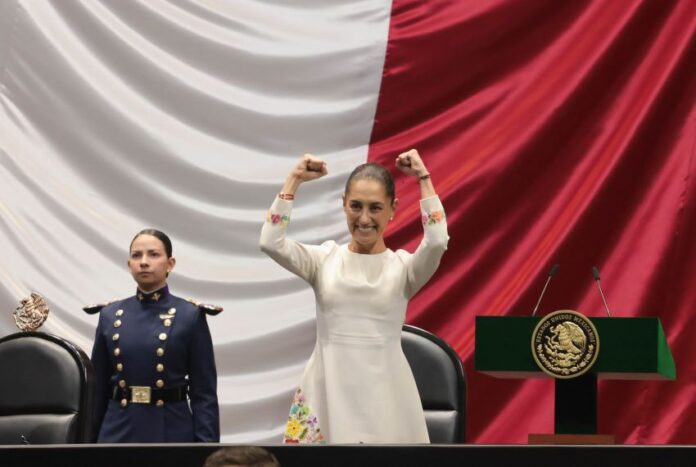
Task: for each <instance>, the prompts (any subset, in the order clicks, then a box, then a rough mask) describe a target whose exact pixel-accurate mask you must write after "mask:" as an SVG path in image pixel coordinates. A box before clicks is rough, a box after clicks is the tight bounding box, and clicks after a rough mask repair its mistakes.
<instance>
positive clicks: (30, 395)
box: [0, 332, 93, 444]
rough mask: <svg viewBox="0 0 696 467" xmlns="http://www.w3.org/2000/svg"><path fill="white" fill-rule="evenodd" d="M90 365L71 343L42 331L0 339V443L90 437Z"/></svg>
mask: <svg viewBox="0 0 696 467" xmlns="http://www.w3.org/2000/svg"><path fill="white" fill-rule="evenodd" d="M92 374H93V370H92V364H91V362H90V360H89V358H88V357H87V355H86V354H85V353H84V352H83V351H82V350H80V349H79V348H78V347H76V346H75V345H73V344H72V343H70V342H68V341H66V340H64V339H61V338H60V337H57V336H53V335H50V334H44V333H42V332H20V333H17V334H11V335H9V336H5V337H3V338H1V339H0V380H1V381H2V384H0V444H65V443H67V444H72V443H87V442H89V441H90V428H91V420H92V397H93V377H92Z"/></svg>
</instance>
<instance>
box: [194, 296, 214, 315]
mask: <svg viewBox="0 0 696 467" xmlns="http://www.w3.org/2000/svg"><path fill="white" fill-rule="evenodd" d="M186 301H187V302H189V303H193V304H194V305H196V306H197V307H198V309H199V310H201V311H202V312H203V313H205V314H207V315H211V316H215V315H217V314H219V313H220V312H221V311H222V307H221V306H217V305H209V304H207V303H201V302H199V301H198V300H196V299H195V298H191V297H189V298H187V299H186Z"/></svg>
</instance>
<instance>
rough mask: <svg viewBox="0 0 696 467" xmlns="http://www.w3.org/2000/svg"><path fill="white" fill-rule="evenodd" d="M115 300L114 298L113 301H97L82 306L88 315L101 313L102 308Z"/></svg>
mask: <svg viewBox="0 0 696 467" xmlns="http://www.w3.org/2000/svg"><path fill="white" fill-rule="evenodd" d="M115 301H116V300H112V301H110V302H106V303H97V304H94V305H87V306H83V307H82V310H83V311H84V312H85V313H87V314H88V315H94V314H97V313H99V312H100V311H101V310H102V308H104V307H105V306H107V305H111V304H112V303H114V302H115Z"/></svg>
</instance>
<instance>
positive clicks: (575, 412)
mask: <svg viewBox="0 0 696 467" xmlns="http://www.w3.org/2000/svg"><path fill="white" fill-rule="evenodd" d="M541 319H542V318H541V317H538V316H537V317H517V316H477V317H476V342H475V355H474V368H475V369H476V371H480V372H481V373H484V374H487V375H491V376H494V377H496V378H550V376H549V375H547V374H546V373H544V372H542V371H541V369H539V367H538V366H537V364H536V362H535V361H534V358H533V356H532V346H531V339H532V333H533V331H534V328H535V326H536V325H537V323H538V322H539V321H540V320H541ZM590 321H592V323H593V324H594V326H595V328H596V329H597V334H598V335H599V340H600V347H599V355H598V356H597V361H596V362H595V364H594V365H593V366H592V368H591V369H590V371H588V372H587V373H585V374H583V375H581V376H579V377H577V378H572V379H555V389H556V395H555V412H554V432H555V435H530V438H529V442H530V444H539V443H541V444H561V443H562V444H577V443H582V444H611V443H612V439H613V437H612V436H607V435H597V379H598V378H603V379H633V380H650V379H656V380H674V379H675V378H676V369H675V366H674V359H673V358H672V354H671V352H670V350H669V346H668V345H667V339H666V338H665V333H664V331H663V329H662V324H661V323H660V320H659V319H658V318H590ZM572 435H578V436H577V437H573V436H572ZM593 440H594V441H593ZM574 441H575V442H574Z"/></svg>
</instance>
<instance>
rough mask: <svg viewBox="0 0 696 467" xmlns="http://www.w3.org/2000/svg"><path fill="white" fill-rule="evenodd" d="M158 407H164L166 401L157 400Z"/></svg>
mask: <svg viewBox="0 0 696 467" xmlns="http://www.w3.org/2000/svg"><path fill="white" fill-rule="evenodd" d="M156 405H157V407H162V406H163V405H164V401H163V400H162V399H157V402H156Z"/></svg>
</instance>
